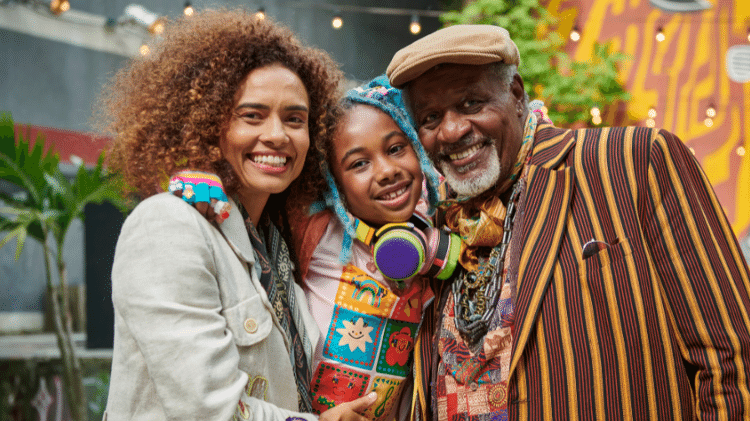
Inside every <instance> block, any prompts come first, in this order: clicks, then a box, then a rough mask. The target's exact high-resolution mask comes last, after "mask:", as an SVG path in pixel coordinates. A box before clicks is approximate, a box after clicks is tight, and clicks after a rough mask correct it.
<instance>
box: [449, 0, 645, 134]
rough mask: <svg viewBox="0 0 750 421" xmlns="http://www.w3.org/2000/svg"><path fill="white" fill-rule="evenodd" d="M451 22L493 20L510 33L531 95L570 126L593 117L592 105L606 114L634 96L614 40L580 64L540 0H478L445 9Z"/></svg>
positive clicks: (623, 57)
mask: <svg viewBox="0 0 750 421" xmlns="http://www.w3.org/2000/svg"><path fill="white" fill-rule="evenodd" d="M441 20H442V21H443V23H444V24H446V25H457V24H489V25H497V26H501V27H503V28H505V29H507V30H508V32H510V36H511V38H512V39H513V41H514V42H515V43H516V45H517V46H518V52H519V53H520V55H521V65H520V66H519V68H518V73H519V74H520V75H521V77H522V78H523V81H524V87H525V89H526V92H527V93H528V94H529V98H530V99H541V100H542V101H544V103H545V106H546V107H547V110H548V114H549V116H550V118H551V119H552V121H554V122H555V124H558V125H560V126H564V127H569V126H571V125H573V124H576V123H581V122H589V121H591V114H590V111H591V108H592V107H598V108H599V109H600V110H601V112H602V113H604V112H606V109H607V107H611V106H616V105H617V103H618V102H619V101H627V100H628V99H630V94H628V93H627V92H626V91H625V89H624V88H623V85H622V83H621V82H620V81H619V80H618V76H617V65H618V64H619V63H621V62H623V61H625V60H628V56H626V55H625V54H622V53H619V52H615V51H612V47H611V45H609V44H604V45H601V44H595V45H594V54H593V55H592V57H591V58H590V60H589V61H586V62H576V61H574V60H573V59H571V58H570V56H569V55H568V54H567V53H566V52H565V51H564V50H563V49H564V47H565V42H566V41H565V39H563V38H562V37H561V36H560V35H559V34H558V33H557V32H556V31H555V30H554V29H555V25H556V23H557V22H556V20H555V18H554V17H553V16H552V15H550V13H549V12H548V11H547V10H546V9H545V8H544V7H542V6H541V5H540V4H539V1H538V0H476V1H473V2H471V3H470V4H468V5H466V6H465V7H464V8H463V9H461V10H460V11H452V12H447V13H444V14H443V15H442V16H441Z"/></svg>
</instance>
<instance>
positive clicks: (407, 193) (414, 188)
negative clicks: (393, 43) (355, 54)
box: [292, 77, 460, 420]
mask: <svg viewBox="0 0 750 421" xmlns="http://www.w3.org/2000/svg"><path fill="white" fill-rule="evenodd" d="M404 110H405V108H404V107H403V103H402V99H401V92H400V91H399V90H397V89H395V88H393V87H391V86H390V85H389V84H388V82H387V79H386V78H385V77H379V78H376V79H374V80H373V81H371V82H370V83H368V84H367V85H365V86H363V87H360V88H356V89H353V90H351V91H349V92H348V93H347V95H346V97H345V99H344V101H343V104H342V107H341V112H340V115H338V116H337V119H336V120H337V124H336V127H335V129H334V132H333V136H332V137H331V138H330V144H329V145H323V146H324V150H323V151H321V152H322V153H323V154H324V155H327V157H326V158H327V159H326V163H325V164H326V165H324V166H323V172H324V173H325V174H326V179H327V182H328V190H327V192H326V194H325V204H326V210H325V211H323V212H319V213H316V214H314V215H313V216H312V217H311V218H309V219H307V220H306V221H304V222H303V223H301V224H300V225H299V226H297V227H295V226H293V227H292V229H293V237H294V241H295V243H296V247H297V250H298V257H299V260H300V267H301V273H302V278H303V280H304V281H303V282H304V285H303V288H304V290H305V294H306V295H307V300H308V304H309V306H310V311H311V313H312V314H313V317H314V318H315V320H316V322H317V324H318V327H319V328H320V331H321V339H320V340H319V342H318V346H317V348H316V352H315V358H314V360H313V374H312V379H313V380H312V384H311V387H310V391H311V393H312V397H313V408H314V410H315V411H321V412H322V411H325V410H326V409H328V408H329V407H331V406H332V405H336V404H339V403H341V402H346V401H350V400H352V399H354V398H357V397H358V396H362V395H364V394H365V393H367V392H369V391H376V392H377V393H378V398H377V400H376V401H375V403H374V404H373V405H371V406H370V407H369V408H368V409H367V411H366V412H365V413H364V415H365V416H367V417H369V418H371V419H374V420H382V419H386V418H387V419H391V418H392V416H391V417H389V415H391V414H392V412H393V410H394V407H395V405H396V404H397V403H398V401H399V399H400V398H401V395H402V391H403V385H404V380H405V378H406V376H407V374H408V373H409V371H410V369H411V355H412V351H413V348H414V343H415V340H416V335H417V331H418V329H419V325H420V323H421V320H422V310H423V309H424V307H425V306H426V305H427V304H428V303H429V302H430V300H431V299H432V296H433V295H432V291H431V290H430V288H429V286H428V282H427V277H425V276H413V275H414V274H415V273H421V274H429V275H433V276H439V277H440V278H441V279H445V278H446V277H447V276H449V275H450V274H451V272H452V268H453V267H455V261H456V259H455V255H456V254H457V253H458V247H459V246H460V241H459V240H458V238H457V237H456V236H450V235H448V234H446V233H444V232H442V233H441V232H440V231H438V230H436V229H434V228H432V227H431V226H430V225H429V222H427V221H428V219H427V218H426V217H425V216H424V214H422V213H421V212H419V211H416V208H417V207H418V204H420V202H422V201H421V200H420V199H421V198H422V192H423V178H424V177H426V183H425V184H426V186H425V187H426V190H427V196H428V197H427V202H428V205H430V207H431V206H432V205H434V204H435V203H436V202H437V187H438V182H439V180H438V176H437V173H436V172H435V171H434V169H433V168H432V166H431V164H430V163H429V161H428V160H427V158H426V154H425V153H424V151H423V149H422V146H421V144H420V143H419V140H418V138H417V135H416V132H415V131H414V129H413V126H412V124H411V122H410V121H409V118H408V116H407V114H406V112H405V111H404ZM422 205H424V203H423V202H422ZM422 208H423V209H422V210H426V209H424V206H422ZM293 220H296V221H299V220H300V219H299V218H295V219H293ZM409 223H411V224H413V225H415V227H414V229H412V227H411V226H407V225H408V224H409ZM422 241H424V244H425V247H424V249H423V250H424V251H423V253H424V257H423V259H422V260H423V261H422V262H420V261H419V260H420V259H419V258H416V259H414V256H416V255H419V254H420V252H419V251H415V250H414V249H419V248H420V244H422ZM451 252H453V256H451ZM436 253H437V254H438V256H437V258H436V256H435V255H436ZM415 260H416V261H415ZM378 269H380V270H378ZM381 271H382V272H384V273H386V274H388V275H390V277H386V276H384V275H383V273H381Z"/></svg>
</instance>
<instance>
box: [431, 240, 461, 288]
mask: <svg viewBox="0 0 750 421" xmlns="http://www.w3.org/2000/svg"><path fill="white" fill-rule="evenodd" d="M449 238H450V246H449V247H448V253H447V255H446V257H445V259H444V260H445V265H444V266H443V270H441V271H440V273H438V274H437V276H436V278H437V279H439V280H441V281H444V280H446V279H448V278H450V277H451V275H453V272H454V271H455V270H456V265H457V264H458V257H459V255H460V254H461V237H459V236H458V234H454V233H450V235H449Z"/></svg>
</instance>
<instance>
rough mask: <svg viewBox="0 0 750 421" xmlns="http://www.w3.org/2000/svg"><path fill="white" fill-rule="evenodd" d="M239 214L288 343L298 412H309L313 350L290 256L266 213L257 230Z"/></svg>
mask: <svg viewBox="0 0 750 421" xmlns="http://www.w3.org/2000/svg"><path fill="white" fill-rule="evenodd" d="M240 211H241V212H242V215H243V217H244V219H245V226H246V227H247V233H248V235H249V236H250V241H251V242H252V244H253V248H254V249H255V252H256V253H257V255H258V263H259V264H260V267H261V275H260V283H261V285H262V286H263V288H264V289H265V290H266V294H267V295H268V301H270V302H271V306H272V307H273V308H274V311H275V313H276V319H277V320H278V321H279V324H281V327H282V331H283V333H284V336H286V339H287V344H289V345H288V346H289V359H290V360H291V363H292V369H293V370H294V380H295V382H296V383H297V400H298V403H299V410H300V412H312V398H311V397H310V379H311V373H310V367H309V365H308V361H307V357H306V355H312V347H311V346H310V341H309V339H308V338H307V332H306V330H305V325H304V323H302V315H301V314H300V312H299V306H298V305H297V297H296V295H295V293H294V275H293V273H292V268H293V266H292V262H291V259H290V257H289V249H288V248H287V246H286V243H284V240H283V239H282V238H281V234H280V233H279V230H278V229H277V228H276V226H275V225H273V224H272V223H271V220H270V218H269V217H268V215H267V214H265V213H264V214H263V216H262V217H261V220H260V224H259V226H258V229H257V230H256V228H255V227H254V226H253V223H252V221H251V220H250V218H249V217H248V216H247V212H246V211H245V209H244V208H242V206H240ZM250 270H251V271H252V270H255V268H252V267H251V268H250ZM292 313H293V314H292ZM295 321H296V322H295ZM297 323H299V325H298V324H297Z"/></svg>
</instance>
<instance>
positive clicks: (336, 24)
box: [331, 15, 344, 29]
mask: <svg viewBox="0 0 750 421" xmlns="http://www.w3.org/2000/svg"><path fill="white" fill-rule="evenodd" d="M331 26H333V29H341V27H342V26H344V19H341V16H340V15H336V16H334V17H333V19H331Z"/></svg>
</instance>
